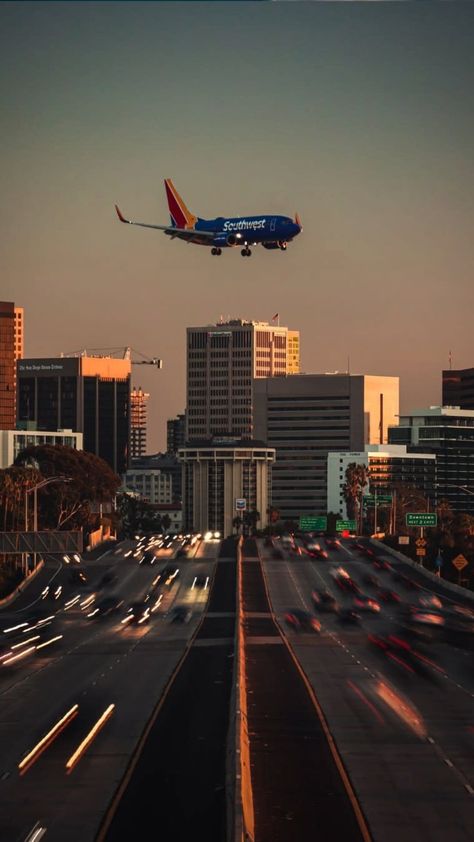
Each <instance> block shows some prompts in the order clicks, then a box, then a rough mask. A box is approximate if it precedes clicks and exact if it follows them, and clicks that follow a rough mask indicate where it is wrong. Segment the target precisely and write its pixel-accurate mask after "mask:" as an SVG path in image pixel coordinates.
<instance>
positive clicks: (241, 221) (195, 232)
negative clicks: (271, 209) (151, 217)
mask: <svg viewBox="0 0 474 842" xmlns="http://www.w3.org/2000/svg"><path fill="white" fill-rule="evenodd" d="M165 188H166V197H167V199H168V207H169V211H170V216H171V225H148V224H147V223H145V222H133V220H131V219H125V217H124V216H123V214H122V213H121V211H120V209H119V207H118V205H115V210H116V211H117V216H118V218H119V219H120V222H128V224H129V225H140V226H141V227H142V228H155V229H157V230H158V231H163V232H164V233H165V234H167V235H168V236H169V237H171V239H172V240H174V239H176V238H178V239H180V240H185V241H186V242H187V243H195V244H196V245H199V246H209V247H210V248H211V254H213V255H221V254H222V249H223V248H233V247H235V246H242V250H241V252H240V253H241V255H242V257H250V255H251V254H252V252H251V250H250V248H249V246H251V245H253V246H256V245H258V244H259V243H260V244H261V245H262V246H263V247H264V248H266V249H280V250H281V251H286V246H287V244H288V243H289V242H291V241H292V240H293V238H294V237H296V236H297V235H298V234H299V233H300V232H301V231H302V230H303V226H302V225H301V222H300V218H299V216H298V214H296V215H295V218H294V220H293V219H291V217H289V216H275V215H274V214H261V215H260V216H237V217H223V216H218V217H217V218H216V219H201V217H199V216H194V214H192V213H190V211H189V210H188V209H187V207H186V205H185V204H184V202H183V200H182V198H181V196H180V195H179V193H178V191H177V190H176V188H175V186H174V184H173V182H172V181H171V179H170V178H165Z"/></svg>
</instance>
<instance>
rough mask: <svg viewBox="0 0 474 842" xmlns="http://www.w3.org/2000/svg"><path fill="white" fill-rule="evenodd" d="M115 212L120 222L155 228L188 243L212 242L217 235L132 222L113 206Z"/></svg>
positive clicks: (214, 232) (189, 229)
mask: <svg viewBox="0 0 474 842" xmlns="http://www.w3.org/2000/svg"><path fill="white" fill-rule="evenodd" d="M115 210H116V211H117V216H118V218H119V219H120V222H128V224H129V225H139V226H140V228H155V229H156V230H157V231H164V232H165V234H169V235H170V236H171V237H173V238H174V237H179V239H180V240H189V241H190V242H192V241H193V240H197V239H203V240H212V239H213V238H214V237H215V236H216V234H217V233H218V232H217V231H196V229H195V228H174V227H173V226H172V225H149V224H148V223H146V222H134V221H133V220H132V219H125V217H124V216H123V214H122V212H121V211H120V208H119V206H118V205H115Z"/></svg>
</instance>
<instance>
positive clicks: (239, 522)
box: [232, 515, 243, 534]
mask: <svg viewBox="0 0 474 842" xmlns="http://www.w3.org/2000/svg"><path fill="white" fill-rule="evenodd" d="M242 524H243V520H242V518H241V517H240V515H237V516H236V517H235V518H234V519H233V521H232V526H233V527H234V529H235V531H236V532H237V534H238V532H239V529H240V528H241V526H242Z"/></svg>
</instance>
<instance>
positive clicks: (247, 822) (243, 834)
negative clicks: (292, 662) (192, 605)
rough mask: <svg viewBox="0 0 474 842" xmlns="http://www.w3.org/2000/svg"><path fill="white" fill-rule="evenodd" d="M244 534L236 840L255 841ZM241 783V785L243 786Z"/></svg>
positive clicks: (238, 654)
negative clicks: (248, 694) (245, 605)
mask: <svg viewBox="0 0 474 842" xmlns="http://www.w3.org/2000/svg"><path fill="white" fill-rule="evenodd" d="M242 544H243V539H242V536H241V537H240V539H239V545H238V548H237V598H236V601H237V604H236V650H235V659H236V662H237V670H236V672H237V675H236V678H237V682H236V686H237V693H236V700H237V709H236V722H235V724H236V728H235V757H236V787H235V795H236V797H235V821H234V842H239V840H241V842H244V840H245V842H254V839H255V817H254V809H253V794H252V778H251V771H250V740H249V732H248V716H247V679H246V671H245V640H244V614H243V603H242ZM239 784H240V787H239Z"/></svg>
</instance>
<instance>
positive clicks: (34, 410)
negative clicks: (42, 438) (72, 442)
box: [17, 355, 131, 474]
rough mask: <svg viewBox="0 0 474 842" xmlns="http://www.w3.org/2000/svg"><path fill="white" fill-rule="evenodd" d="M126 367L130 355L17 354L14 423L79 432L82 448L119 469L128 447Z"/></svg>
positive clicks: (128, 365)
mask: <svg viewBox="0 0 474 842" xmlns="http://www.w3.org/2000/svg"><path fill="white" fill-rule="evenodd" d="M130 372H131V362H130V360H118V359H114V358H112V357H88V356H85V355H84V356H77V357H59V358H56V359H27V360H19V361H18V363H17V375H18V407H17V417H18V427H19V428H22V429H28V428H30V429H36V430H64V429H68V430H73V431H74V432H80V433H83V434H84V450H88V451H89V452H90V453H95V454H96V455H97V456H100V457H101V458H102V459H105V461H106V462H108V464H109V465H110V467H111V468H113V470H114V471H116V472H117V473H119V474H122V473H124V471H125V470H126V468H127V461H128V451H129V434H130Z"/></svg>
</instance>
